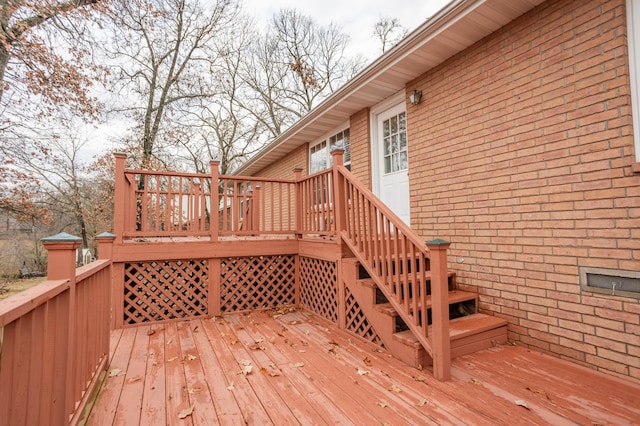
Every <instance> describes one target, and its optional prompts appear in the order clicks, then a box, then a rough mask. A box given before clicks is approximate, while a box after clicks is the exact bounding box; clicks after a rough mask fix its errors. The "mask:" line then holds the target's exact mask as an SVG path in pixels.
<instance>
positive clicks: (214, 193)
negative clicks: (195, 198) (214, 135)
mask: <svg viewBox="0 0 640 426" xmlns="http://www.w3.org/2000/svg"><path fill="white" fill-rule="evenodd" d="M219 167H220V161H218V160H211V161H209V168H210V169H211V171H210V173H211V188H210V189H209V194H210V197H211V207H210V208H209V210H210V211H209V236H210V237H211V241H218V236H219V233H220V230H219V227H220V221H219V218H218V215H219V214H220V198H219V194H218V193H219V192H220V191H219V190H218V180H219V179H220V171H219Z"/></svg>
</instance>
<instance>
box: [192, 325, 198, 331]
mask: <svg viewBox="0 0 640 426" xmlns="http://www.w3.org/2000/svg"><path fill="white" fill-rule="evenodd" d="M196 331H198V326H197V325H196V326H195V327H193V332H194V333H195V332H196Z"/></svg>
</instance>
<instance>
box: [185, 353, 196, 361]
mask: <svg viewBox="0 0 640 426" xmlns="http://www.w3.org/2000/svg"><path fill="white" fill-rule="evenodd" d="M184 359H185V360H186V361H193V360H194V359H198V357H197V356H195V355H191V354H189V355H187V356H186V357H184Z"/></svg>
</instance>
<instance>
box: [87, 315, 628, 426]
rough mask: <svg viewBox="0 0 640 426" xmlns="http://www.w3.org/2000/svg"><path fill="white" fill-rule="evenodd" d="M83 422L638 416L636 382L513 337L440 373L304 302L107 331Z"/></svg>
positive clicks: (577, 420)
mask: <svg viewBox="0 0 640 426" xmlns="http://www.w3.org/2000/svg"><path fill="white" fill-rule="evenodd" d="M111 353H112V354H111V364H110V367H109V374H108V377H107V378H106V379H105V381H104V384H103V388H102V390H101V391H100V394H99V395H98V398H97V401H96V404H95V406H94V407H93V410H92V412H91V415H90V418H89V421H88V424H90V425H111V424H115V425H129V424H130V425H137V424H157V425H161V424H185V425H191V424H195V425H211V424H218V423H219V424H232V425H238V424H249V425H262V424H278V425H282V424H304V425H312V424H313V425H315V424H372V425H373V424H389V425H405V424H415V425H418V424H456V425H459V424H474V425H496V424H509V425H515V424H518V425H519V424H531V425H540V424H553V425H562V424H582V425H631V424H640V385H638V384H634V383H631V382H628V381H623V380H619V379H617V378H614V377H610V376H606V375H603V374H600V373H598V372H596V371H593V370H590V369H587V368H584V367H581V366H578V365H575V364H571V363H569V362H566V361H562V360H559V359H556V358H553V357H550V356H547V355H543V354H540V353H538V352H535V351H532V350H528V349H526V348H522V347H515V346H504V347H497V348H493V349H489V350H485V351H482V352H478V353H476V354H473V355H466V356H463V357H460V358H458V359H456V360H454V361H453V363H452V376H453V379H452V380H451V381H449V382H438V381H436V380H434V379H433V378H432V375H431V372H430V371H428V370H427V369H425V370H424V371H419V370H417V369H414V368H410V367H408V366H406V365H405V364H403V363H401V362H400V361H398V360H396V359H394V358H392V357H390V356H389V355H388V353H387V352H386V351H385V350H383V349H380V348H379V347H377V346H374V345H372V344H369V343H366V342H363V341H361V340H360V339H358V338H356V337H353V336H351V335H350V334H348V333H346V332H344V331H342V330H339V329H338V328H336V327H335V326H334V325H333V324H332V323H329V322H327V321H325V320H324V319H321V318H319V317H317V316H316V315H314V314H311V313H308V312H306V311H295V312H288V313H285V312H255V313H251V314H248V315H240V314H238V315H233V316H228V317H225V318H214V319H210V320H192V321H184V322H171V323H164V324H155V325H152V326H148V325H145V326H139V327H133V328H127V329H124V330H116V331H113V332H112V334H111Z"/></svg>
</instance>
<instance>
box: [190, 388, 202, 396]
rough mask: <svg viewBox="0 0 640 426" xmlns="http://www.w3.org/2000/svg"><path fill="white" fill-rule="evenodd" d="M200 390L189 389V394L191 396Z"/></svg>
mask: <svg viewBox="0 0 640 426" xmlns="http://www.w3.org/2000/svg"><path fill="white" fill-rule="evenodd" d="M201 390H202V389H201V388H190V389H189V393H190V394H192V395H193V394H194V393H198V392H200V391H201Z"/></svg>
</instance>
